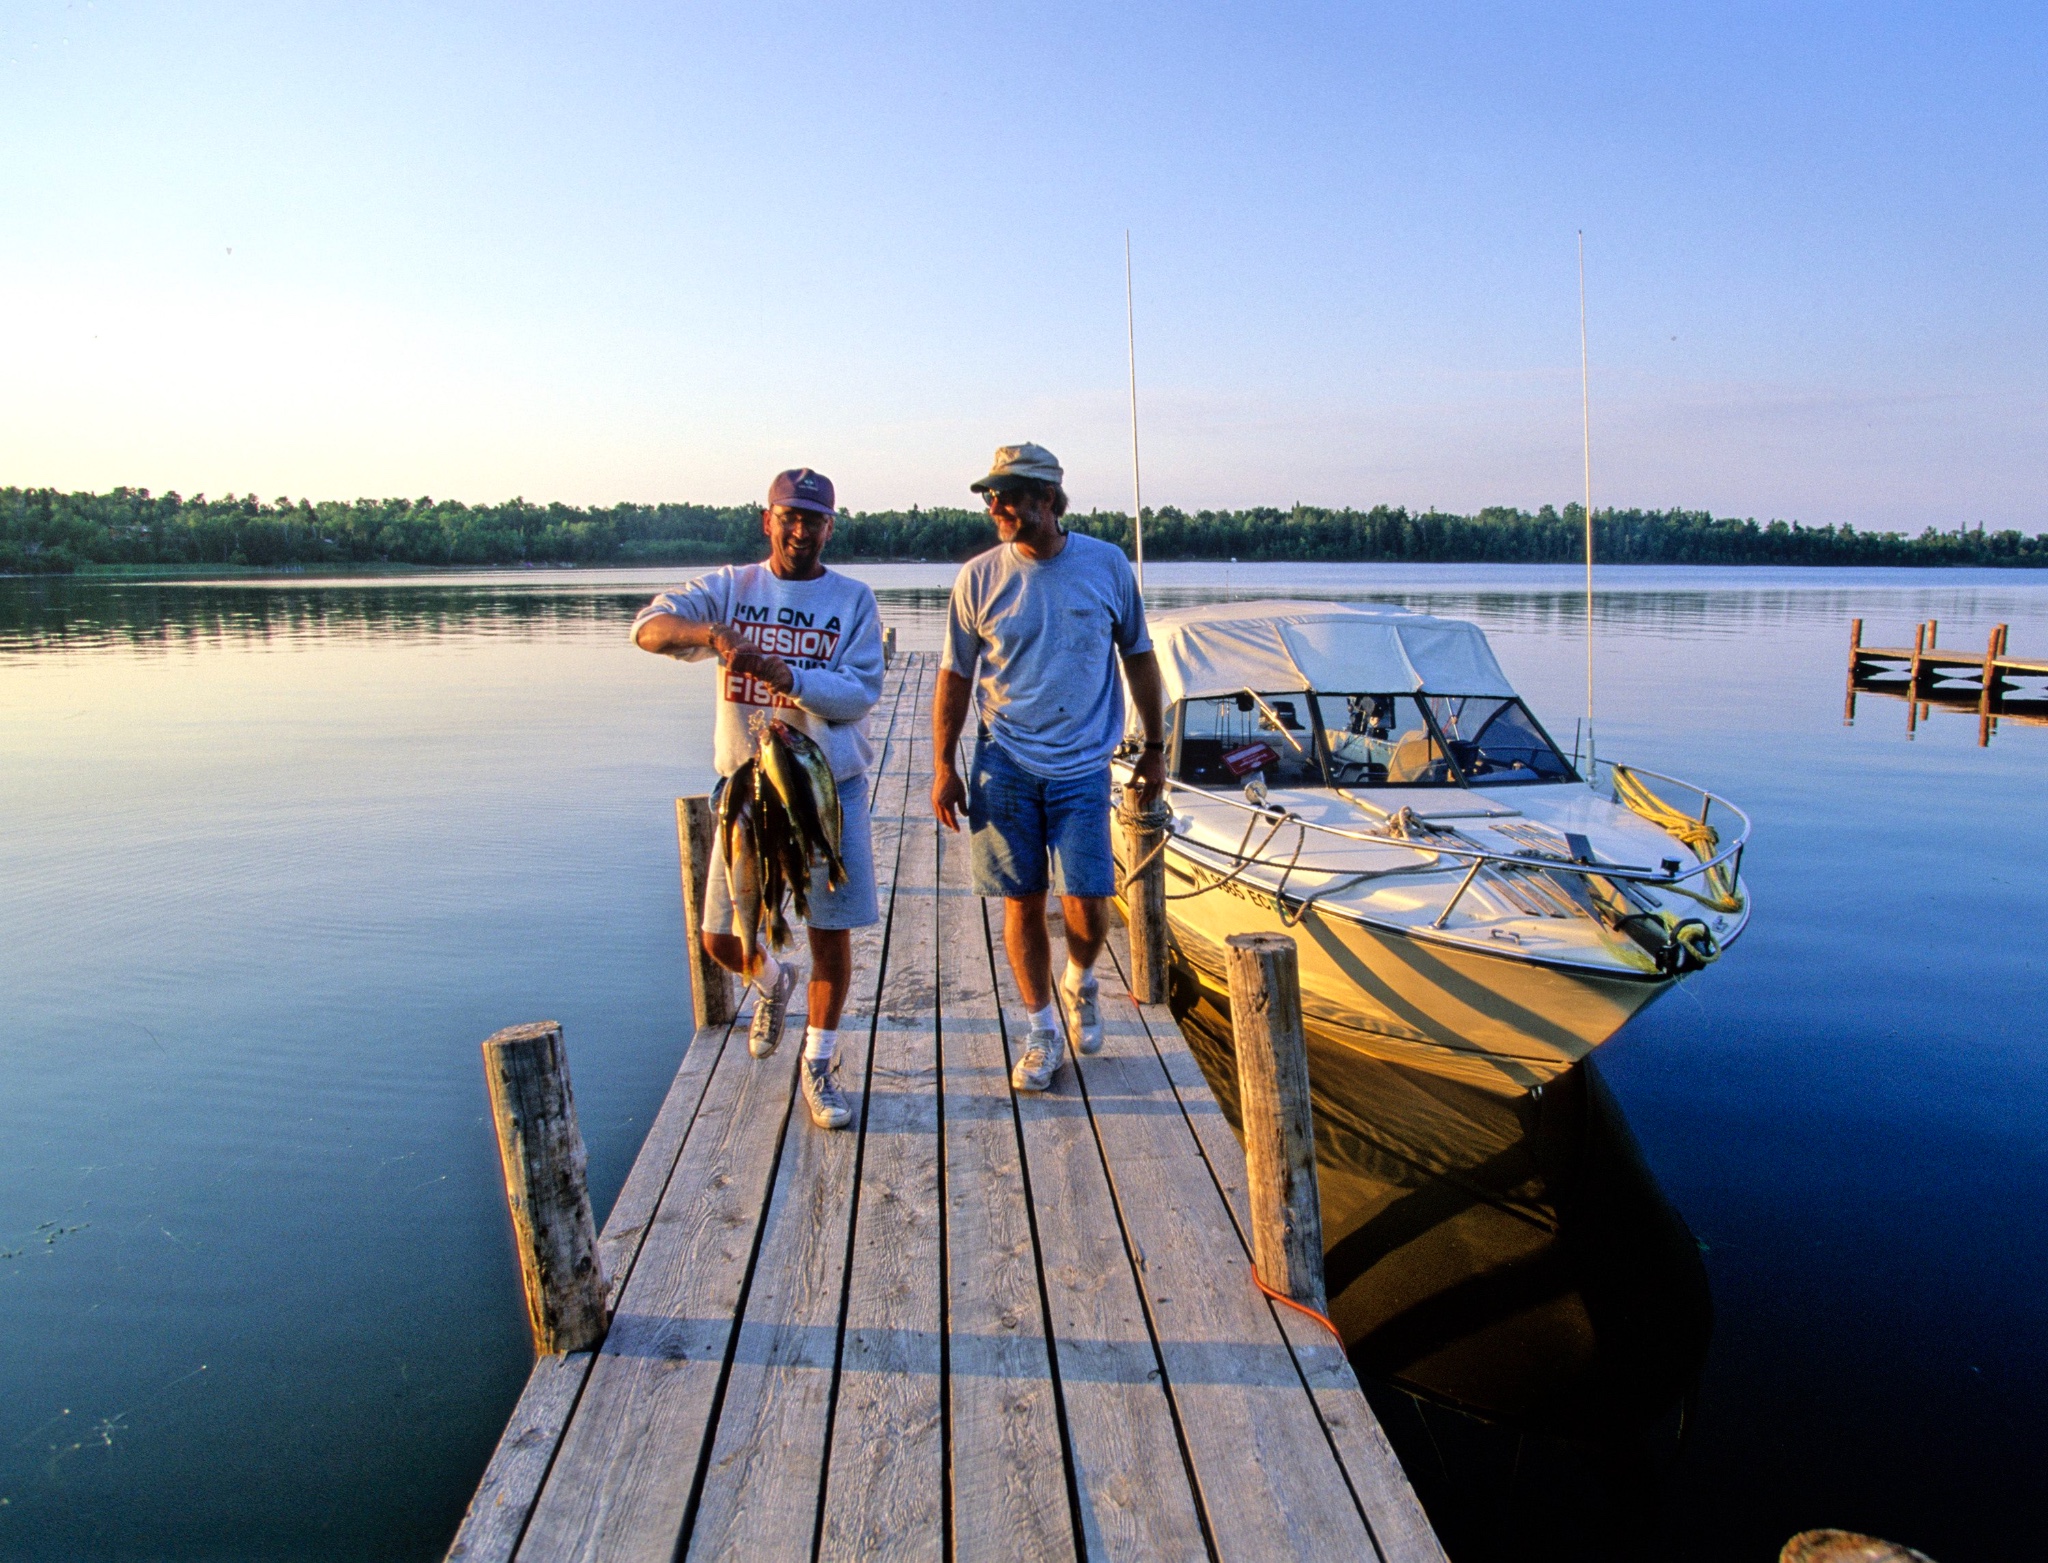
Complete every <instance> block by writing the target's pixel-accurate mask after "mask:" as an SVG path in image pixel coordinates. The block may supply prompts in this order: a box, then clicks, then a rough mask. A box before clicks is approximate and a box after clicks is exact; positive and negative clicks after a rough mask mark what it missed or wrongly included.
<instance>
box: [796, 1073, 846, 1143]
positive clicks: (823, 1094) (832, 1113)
mask: <svg viewBox="0 0 2048 1563" xmlns="http://www.w3.org/2000/svg"><path fill="white" fill-rule="evenodd" d="M803 1076H804V1105H805V1106H806V1107H808V1108H810V1110H811V1122H812V1123H814V1124H816V1125H817V1126H818V1127H819V1128H821V1129H843V1128H845V1127H846V1125H847V1124H848V1122H850V1121H851V1119H852V1118H853V1107H852V1105H851V1104H850V1103H848V1101H847V1100H846V1097H845V1096H844V1095H843V1094H841V1092H840V1089H839V1082H838V1080H837V1079H836V1078H834V1075H833V1069H832V1060H830V1059H828V1058H807V1059H805V1060H804V1069H803Z"/></svg>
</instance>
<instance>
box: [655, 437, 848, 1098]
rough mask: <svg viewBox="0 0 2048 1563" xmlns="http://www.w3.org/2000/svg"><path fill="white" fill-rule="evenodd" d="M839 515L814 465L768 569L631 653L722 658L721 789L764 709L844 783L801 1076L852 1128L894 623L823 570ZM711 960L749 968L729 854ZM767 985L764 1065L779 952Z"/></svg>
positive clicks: (740, 572) (670, 606)
mask: <svg viewBox="0 0 2048 1563" xmlns="http://www.w3.org/2000/svg"><path fill="white" fill-rule="evenodd" d="M837 514H838V512H837V511H836V510H835V509H834V507H833V493H832V480H831V479H830V478H827V477H825V476H823V475H822V474H820V473H817V472H813V471H812V470H811V469H810V468H809V467H798V468H796V469H794V470H792V471H789V472H784V473H782V474H780V475H779V476H778V477H777V478H776V479H775V482H774V483H773V484H772V485H770V487H769V490H768V507H767V509H765V510H763V511H762V512H761V530H762V531H763V532H764V533H765V534H767V538H768V557H767V559H765V560H764V561H762V562H761V563H760V564H747V565H726V566H724V567H723V568H722V569H717V570H713V571H710V572H709V573H708V574H705V575H700V576H698V577H697V579H695V580H694V581H691V582H690V583H689V584H688V585H687V586H679V587H675V588H673V589H671V590H669V591H665V592H663V593H661V595H660V596H658V597H656V598H655V599H654V601H652V602H651V603H649V604H648V605H647V606H646V607H645V608H643V609H641V610H640V615H639V617H638V618H636V619H634V621H633V643H634V644H635V645H636V646H638V647H640V649H641V650H643V651H652V652H656V653H659V654H660V655H662V656H667V657H675V658H677V659H679V660H681V661H684V662H701V661H703V660H704V659H705V658H707V657H716V658H717V659H718V660H719V662H720V663H721V664H722V665H721V667H720V670H719V677H718V707H717V721H716V724H715V726H714V728H713V760H714V763H715V764H716V766H717V768H718V775H719V783H718V785H719V787H720V788H721V789H723V788H724V787H725V785H726V784H727V780H728V779H729V778H730V777H731V776H732V774H733V772H734V771H736V770H738V769H739V768H740V767H741V766H742V765H744V764H745V763H746V762H747V761H748V760H749V759H751V758H752V757H753V753H754V735H753V733H752V731H751V730H750V728H749V726H748V720H749V718H750V717H751V716H753V715H754V714H755V713H757V712H768V713H772V714H773V715H774V716H775V718H776V719H777V720H779V721H783V722H787V723H788V724H789V725H790V726H791V727H796V728H801V729H802V730H803V731H804V732H806V733H808V734H809V735H810V736H811V737H812V738H813V739H814V740H815V741H816V742H817V744H818V746H819V747H820V748H821V749H823V750H824V751H825V758H826V760H827V762H828V763H829V764H830V765H831V767H832V775H833V778H834V779H835V780H836V781H837V782H838V784H839V803H840V808H841V810H842V812H843V814H844V817H845V818H844V824H843V826H842V828H841V836H840V848H839V855H840V857H841V859H842V860H843V861H844V863H845V865H846V878H845V880H844V882H842V883H841V885H840V886H839V888H838V889H837V890H834V889H833V888H832V887H831V886H830V885H829V884H828V883H827V882H826V878H825V870H824V868H823V866H822V865H820V866H818V867H816V868H814V869H813V871H812V875H811V888H810V908H811V916H810V928H809V935H810V946H811V981H810V989H809V993H808V995H807V997H808V1000H809V1009H810V1015H809V1020H810V1024H809V1027H808V1028H807V1029H806V1030H805V1032H804V1058H803V1071H802V1073H803V1087H804V1101H805V1103H806V1104H807V1105H808V1106H809V1108H810V1112H811V1121H812V1122H813V1123H815V1124H817V1126H818V1127H819V1128H821V1129H837V1128H841V1127H843V1126H844V1125H845V1124H846V1122H847V1120H848V1119H849V1118H850V1117H851V1116H852V1111H851V1109H850V1108H849V1107H848V1105H847V1102H846V1098H845V1096H844V1095H843V1094H842V1093H841V1092H840V1090H839V1087H838V1083H837V1081H836V1080H835V1079H834V1076H833V1069H832V1066H833V1063H834V1062H835V1058H836V1054H837V1050H838V1042H839V1029H838V1028H839V1020H840V1013H841V1011H842V1010H843V1009H844V1007H845V1004H846V990H847V986H848V984H849V983H850V981H851V980H852V976H853V969H852V968H853V937H852V932H851V930H853V929H855V928H865V927H867V926H869V925H870V924H872V923H874V922H876V921H878V920H879V918H878V913H877V908H876V904H875V857H874V848H873V845H872V837H871V835H870V829H869V822H868V777H867V773H868V767H869V766H870V765H871V764H872V763H873V762H874V749H873V746H872V745H871V744H870V742H869V739H868V712H869V711H870V710H872V709H873V708H874V704H875V702H876V701H877V700H879V699H881V698H882V624H881V616H880V613H879V612H878V611H877V609H876V607H875V594H874V593H873V592H872V591H870V590H869V589H868V587H867V586H866V585H865V584H864V583H862V582H860V581H856V580H853V579H851V578H849V577H847V576H844V575H840V574H838V573H836V572H835V571H832V570H828V569H826V568H825V566H824V563H823V555H824V552H825V545H826V544H827V543H829V542H830V541H831V540H832V522H833V519H834V517H835V516H836V515H837ZM704 949H705V951H706V953H707V954H709V955H710V956H711V958H712V959H713V960H715V961H717V962H718V964H719V965H721V966H723V967H725V968H726V969H727V970H728V971H735V972H737V971H739V970H740V968H741V947H740V940H739V928H738V925H737V922H736V919H735V917H734V913H733V905H732V896H731V888H730V886H729V884H728V883H727V880H726V872H725V859H724V855H723V843H721V844H720V846H719V847H717V848H714V849H713V855H712V861H711V866H710V872H709V873H708V874H707V875H706V876H705V897H704ZM763 953H764V954H766V952H765V951H764V952H763ZM756 986H757V988H758V989H759V993H760V997H759V998H758V999H757V1000H756V1002H755V1005H754V1018H753V1023H752V1026H751V1029H750V1030H749V1031H748V1033H747V1047H748V1049H749V1050H750V1051H751V1052H752V1053H753V1055H754V1056H755V1057H756V1058H766V1057H767V1056H768V1055H769V1054H770V1053H772V1052H774V1051H775V1046H776V1043H777V1042H779V1041H780V1040H781V1037H782V1026H783V1021H784V1019H785V1017H786V1016H787V1015H788V1013H789V1000H790V996H791V994H792V993H794V992H795V990H796V970H795V968H794V966H790V965H784V964H782V963H781V962H778V961H777V960H776V959H775V957H774V956H773V955H772V954H770V955H767V961H766V966H765V968H764V969H763V971H762V973H761V976H760V978H759V980H758V982H757V984H756Z"/></svg>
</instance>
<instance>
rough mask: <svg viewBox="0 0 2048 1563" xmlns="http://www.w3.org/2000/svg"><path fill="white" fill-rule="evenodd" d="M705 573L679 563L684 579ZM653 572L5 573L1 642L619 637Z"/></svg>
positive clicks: (888, 605)
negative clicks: (622, 581)
mask: <svg viewBox="0 0 2048 1563" xmlns="http://www.w3.org/2000/svg"><path fill="white" fill-rule="evenodd" d="M696 573H698V572H696V571H692V570H679V571H678V572H677V578H678V579H679V580H681V579H687V578H688V577H690V576H691V575H694V574H696ZM660 589H661V587H660V584H659V583H657V582H652V581H650V582H646V583H635V584H633V585H631V586H624V585H618V584H611V583H607V584H604V585H601V586H595V585H587V584H581V583H579V584H576V585H571V586H556V585H553V584H552V583H550V584H548V585H542V584H540V583H538V582H534V581H531V580H523V579H519V578H516V577H515V578H512V579H509V580H507V581H505V582H502V583H498V582H490V583H482V584H480V583H478V582H476V581H474V580H472V581H466V582H461V583H456V582H435V581H427V582H421V581H418V580H408V581H403V582H392V583H389V584H382V583H379V584H373V585H362V584H356V583H353V582H344V583H339V584H337V583H334V582H323V583H312V582H308V583H305V584H303V585H301V584H282V585H280V584H277V583H274V582H266V583H262V584H255V583H250V584H211V583H209V584H186V583H182V582H151V583H144V582H107V581H95V580H74V579H66V578H63V577H39V578H29V579H24V580H16V581H0V650H17V651H33V650H40V649H49V648H55V647H60V646H61V647H63V648H65V649H67V650H74V651H89V650H95V649H99V648H109V647H118V648H122V649H125V650H144V651H147V650H161V651H168V650H172V649H177V648H184V647H193V646H198V645H202V644H220V643H227V644H234V643H240V642H286V643H289V642H291V641H295V640H312V639H326V640H334V639H345V638H348V637H350V636H357V637H367V636H371V635H374V636H376V637H377V638H378V639H380V640H400V641H403V640H432V639H438V638H441V637H444V636H472V637H475V636H482V637H503V638H507V639H513V640H562V639H573V640H584V639H600V640H601V639H607V638H610V637H613V636H619V637H623V636H624V634H625V628H626V626H627V625H628V624H630V623H631V622H632V620H633V615H634V614H635V613H637V612H639V611H640V609H641V608H642V607H644V606H645V605H646V603H647V600H648V598H649V597H651V596H653V595H654V593H655V592H656V591H658V590H660ZM875 595H876V597H877V599H878V600H879V601H880V603H881V605H882V610H883V614H884V617H889V616H891V615H892V614H901V615H907V616H909V617H912V618H915V619H924V618H929V617H932V616H935V615H936V616H943V615H944V613H945V609H946V601H947V591H946V589H945V588H944V587H924V588H908V589H906V588H901V587H883V588H880V589H878V590H877V592H876V594H875Z"/></svg>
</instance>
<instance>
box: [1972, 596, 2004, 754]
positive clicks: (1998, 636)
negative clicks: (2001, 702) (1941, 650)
mask: <svg viewBox="0 0 2048 1563" xmlns="http://www.w3.org/2000/svg"><path fill="white" fill-rule="evenodd" d="M2004 649H2005V626H2004V625H2003V624H1998V625H1994V626H1992V630H1991V633H1990V634H1989V635H1987V636H1985V637H1984V687H1983V688H1982V689H1980V690H1979V691H1978V692H1977V747H1978V748H1980V749H1983V748H1988V747H1989V746H1990V743H1991V702H1992V701H1993V700H1994V699H1996V698H1997V691H1998V654H1999V653H2000V652H2001V651H2003V650H2004Z"/></svg>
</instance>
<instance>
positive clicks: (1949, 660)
mask: <svg viewBox="0 0 2048 1563" xmlns="http://www.w3.org/2000/svg"><path fill="white" fill-rule="evenodd" d="M1940 632H1941V624H1940V621H1938V620H1935V619H1929V620H1927V621H1926V622H1924V623H1922V624H1919V625H1917V626H1915V629H1914V635H1913V644H1912V645H1910V646H1867V645H1865V644H1864V643H1863V621H1862V620H1861V619H1852V620H1851V621H1850V622H1849V683H1848V689H1847V692H1846V693H1845V695H1844V697H1843V704H1842V720H1843V722H1844V723H1845V724H1849V723H1853V722H1854V721H1855V720H1856V697H1857V696H1858V695H1890V696H1895V697H1898V698H1901V699H1903V700H1904V701H1905V702H1906V731H1907V732H1908V733H1912V732H1914V731H1915V730H1917V729H1918V727H1919V725H1920V721H1921V719H1922V718H1923V717H1925V716H1926V715H1928V714H1929V713H1930V712H1931V711H1932V710H1933V709H1934V708H1935V707H1941V708H1943V709H1947V710H1952V711H1974V712H1975V713H1976V715H1977V742H1978V744H1979V745H1980V746H1982V745H1987V744H1989V743H1990V742H1991V739H1992V736H1993V735H1994V734H1995V733H1996V732H1997V731H1998V724H1999V722H2000V721H2011V722H2019V723H2024V724H2027V725H2030V726H2039V725H2042V723H2043V722H2044V720H2048V692H2044V691H2043V690H2041V689H2038V688H2033V687H2031V681H2033V680H2040V679H2048V660H2044V659H2041V658H2038V657H2015V656H2012V655H2010V654H2009V652H2008V650H2007V646H2006V626H2005V625H2003V624H1999V625H1994V626H1993V627H1992V630H1991V633H1990V634H1989V635H1988V636H1987V637H1986V638H1985V643H1984V649H1983V650H1982V651H1971V650H1966V649H1960V648H1955V647H1947V646H1941V645H1938V644H1936V641H1937V638H1938V636H1939V635H1940ZM2021 680H2028V681H2030V683H2029V684H2026V685H2023V684H2022V683H2021V682H2020V681H2021Z"/></svg>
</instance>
